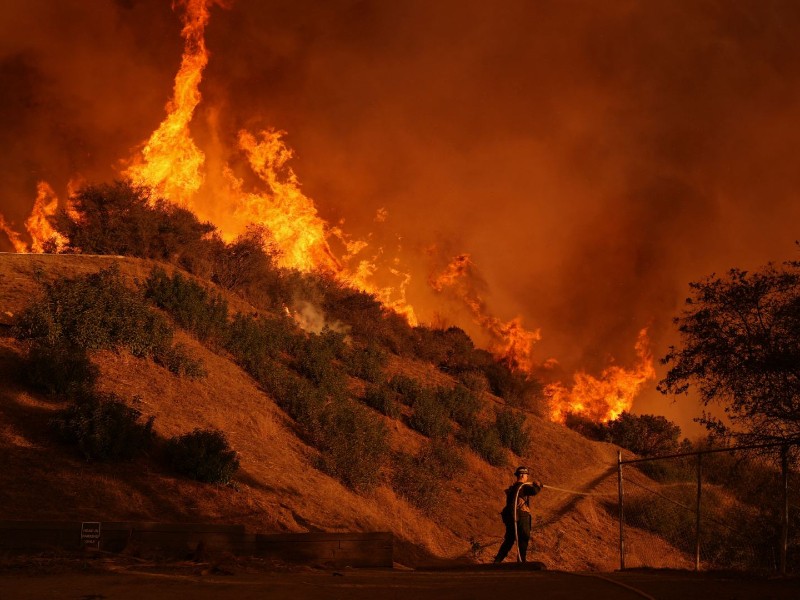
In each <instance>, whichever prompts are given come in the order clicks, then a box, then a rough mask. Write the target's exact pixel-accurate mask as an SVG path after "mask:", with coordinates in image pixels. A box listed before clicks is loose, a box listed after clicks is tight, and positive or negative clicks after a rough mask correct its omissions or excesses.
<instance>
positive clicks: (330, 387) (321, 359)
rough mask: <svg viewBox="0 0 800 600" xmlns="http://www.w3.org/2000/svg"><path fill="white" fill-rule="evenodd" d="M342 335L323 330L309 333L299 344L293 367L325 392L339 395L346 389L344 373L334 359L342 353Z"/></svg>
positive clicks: (343, 346)
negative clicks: (319, 332) (318, 332)
mask: <svg viewBox="0 0 800 600" xmlns="http://www.w3.org/2000/svg"><path fill="white" fill-rule="evenodd" d="M344 348H345V344H344V336H343V335H342V334H340V333H336V332H334V331H330V330H325V331H323V332H322V333H321V334H314V333H312V334H309V336H308V337H307V338H306V339H305V341H304V342H303V343H301V344H300V346H299V349H298V352H297V356H296V358H295V367H296V369H297V371H298V372H299V373H301V374H302V375H304V376H305V377H307V378H308V379H309V380H311V381H312V382H313V383H315V384H316V385H317V386H319V387H320V388H321V389H322V390H324V391H325V392H326V393H329V394H333V395H337V396H338V395H339V394H341V393H343V392H344V390H345V389H346V384H345V380H344V373H343V372H342V369H341V368H339V367H338V366H337V364H336V362H335V361H336V359H337V358H339V357H340V356H341V355H342V354H343V353H344Z"/></svg>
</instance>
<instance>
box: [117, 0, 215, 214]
mask: <svg viewBox="0 0 800 600" xmlns="http://www.w3.org/2000/svg"><path fill="white" fill-rule="evenodd" d="M212 3H213V2H212V0H181V1H180V2H179V4H183V5H185V7H186V11H185V12H184V16H183V30H182V31H181V36H183V39H184V42H185V45H184V53H183V58H182V60H181V66H180V69H179V70H178V74H177V76H176V77H175V86H174V89H173V95H172V99H171V100H170V101H169V103H168V104H167V118H166V119H164V121H163V122H162V123H161V125H160V126H159V127H158V129H156V130H155V132H153V134H152V135H151V136H150V139H149V140H148V141H147V143H146V144H145V145H144V147H143V148H142V152H141V156H140V157H138V158H137V159H136V160H135V161H133V162H132V164H131V165H130V166H129V167H128V169H127V170H126V171H125V172H124V175H125V176H126V177H128V178H130V179H131V181H133V182H134V183H135V184H137V185H142V186H148V187H150V188H152V189H153V190H154V191H155V192H156V195H157V196H160V197H162V198H166V199H167V200H170V201H171V202H175V203H176V204H182V205H186V204H187V203H188V202H189V200H190V199H191V196H192V195H193V194H194V193H196V192H197V190H199V189H200V186H201V185H202V184H203V172H202V167H203V163H204V161H205V155H204V154H203V152H202V151H201V150H200V149H199V148H198V147H197V146H196V145H195V143H194V140H193V139H192V137H191V135H190V133H189V123H190V122H191V120H192V116H193V115H194V111H195V109H196V108H197V105H198V104H199V103H200V99H201V96H200V91H199V89H198V88H199V85H200V80H201V79H202V76H203V69H204V68H205V66H206V65H207V64H208V51H207V50H206V44H205V38H204V32H205V27H206V25H207V24H208V19H209V17H210V13H209V7H210V5H211V4H212Z"/></svg>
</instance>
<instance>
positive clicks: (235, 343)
mask: <svg viewBox="0 0 800 600" xmlns="http://www.w3.org/2000/svg"><path fill="white" fill-rule="evenodd" d="M301 340H302V338H301V336H300V334H299V331H298V328H297V326H296V325H295V324H294V323H293V322H292V321H291V320H290V319H288V318H286V317H275V318H266V317H259V318H255V317H251V316H248V315H243V314H241V313H237V314H236V315H235V316H234V318H233V321H232V322H231V323H230V324H229V325H228V333H227V341H226V344H225V347H226V348H227V350H228V351H229V352H230V353H231V354H233V355H234V357H235V358H236V362H238V363H239V364H240V365H241V366H242V367H243V368H244V369H246V370H248V371H252V370H255V369H256V368H257V365H258V364H259V363H260V362H261V361H263V360H264V359H265V358H273V359H277V358H279V357H281V356H282V355H283V354H284V353H288V354H293V353H294V352H295V351H296V349H297V347H298V346H299V344H300V343H301Z"/></svg>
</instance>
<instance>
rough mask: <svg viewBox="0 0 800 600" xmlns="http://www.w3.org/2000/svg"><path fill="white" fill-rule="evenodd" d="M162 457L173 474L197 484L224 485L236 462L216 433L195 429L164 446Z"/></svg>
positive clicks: (224, 441)
mask: <svg viewBox="0 0 800 600" xmlns="http://www.w3.org/2000/svg"><path fill="white" fill-rule="evenodd" d="M166 454H167V457H168V460H169V462H170V464H171V466H172V468H173V469H175V471H177V472H178V473H180V474H181V475H186V476H187V477H190V478H191V479H196V480H197V481H204V482H207V483H228V482H229V481H230V480H231V478H232V477H233V474H234V473H235V472H236V470H237V469H238V468H239V459H238V458H237V454H236V451H235V450H232V449H231V447H230V444H229V443H228V439H227V438H226V437H225V434H224V433H223V432H221V431H219V430H218V429H195V430H194V431H192V432H190V433H185V434H183V435H181V436H176V437H173V438H171V439H170V440H169V442H167V447H166Z"/></svg>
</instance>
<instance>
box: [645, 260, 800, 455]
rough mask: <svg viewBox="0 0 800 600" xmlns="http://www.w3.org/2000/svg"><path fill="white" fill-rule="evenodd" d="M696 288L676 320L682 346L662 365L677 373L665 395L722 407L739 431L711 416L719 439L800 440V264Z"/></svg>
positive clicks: (708, 421)
mask: <svg viewBox="0 0 800 600" xmlns="http://www.w3.org/2000/svg"><path fill="white" fill-rule="evenodd" d="M690 287H691V290H692V295H691V297H690V298H688V299H687V300H686V309H685V310H684V312H683V314H681V315H680V316H679V317H677V318H676V319H675V323H676V324H677V325H678V330H679V331H680V334H681V342H682V345H681V347H680V348H676V347H671V348H670V350H669V353H668V354H667V355H666V356H665V357H664V358H663V359H662V363H664V364H668V365H671V368H670V370H669V372H668V373H667V375H666V377H665V378H664V379H663V380H662V381H661V382H660V383H659V390H660V391H661V392H662V393H684V392H686V391H687V390H688V389H689V388H690V386H694V388H695V389H696V390H697V391H698V392H699V394H700V400H701V402H702V403H703V404H704V405H706V406H707V405H709V404H710V403H712V402H715V403H719V404H721V405H722V406H723V407H724V409H725V413H726V415H727V416H728V417H729V420H730V422H731V423H730V425H728V424H724V423H722V422H721V421H720V420H719V419H717V418H715V417H712V416H710V415H708V414H704V416H703V418H702V419H701V422H702V423H704V424H705V425H706V427H708V428H709V429H710V430H711V431H712V432H716V433H729V434H733V435H734V436H735V437H737V438H738V439H739V441H774V440H783V439H787V438H795V439H797V438H799V437H800V264H798V263H791V262H790V263H785V264H783V265H781V266H780V267H776V266H775V265H772V264H770V265H767V266H766V267H765V268H763V269H761V270H759V271H756V272H754V273H748V272H747V271H740V270H737V269H734V270H731V271H730V273H728V275H727V276H726V277H717V276H715V275H712V276H710V277H708V278H706V279H704V280H703V281H700V282H698V283H692V284H690ZM731 426H732V427H731Z"/></svg>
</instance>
